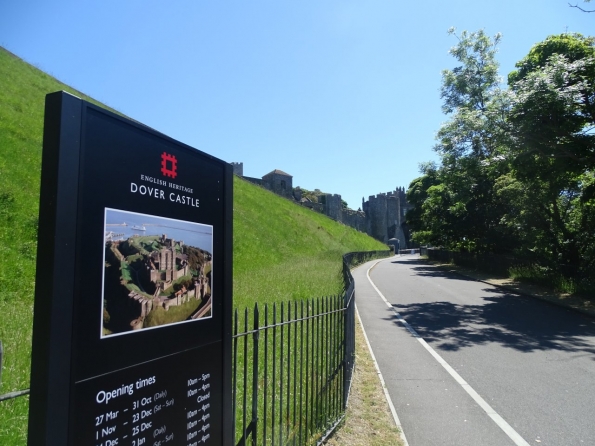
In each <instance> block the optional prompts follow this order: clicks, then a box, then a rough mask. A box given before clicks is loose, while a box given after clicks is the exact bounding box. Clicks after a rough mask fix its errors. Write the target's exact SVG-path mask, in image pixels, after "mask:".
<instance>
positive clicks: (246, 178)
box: [242, 176, 264, 186]
mask: <svg viewBox="0 0 595 446" xmlns="http://www.w3.org/2000/svg"><path fill="white" fill-rule="evenodd" d="M242 178H243V179H244V180H246V181H249V182H250V183H253V184H257V185H259V186H264V182H263V181H262V179H260V178H252V177H244V176H243V177H242Z"/></svg>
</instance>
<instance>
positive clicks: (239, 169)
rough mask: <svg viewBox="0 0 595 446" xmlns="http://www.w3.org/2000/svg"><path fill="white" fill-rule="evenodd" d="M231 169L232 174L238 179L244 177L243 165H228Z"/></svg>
mask: <svg viewBox="0 0 595 446" xmlns="http://www.w3.org/2000/svg"><path fill="white" fill-rule="evenodd" d="M230 164H231V167H233V174H234V175H237V176H239V177H243V176H244V163H233V162H232V163H230Z"/></svg>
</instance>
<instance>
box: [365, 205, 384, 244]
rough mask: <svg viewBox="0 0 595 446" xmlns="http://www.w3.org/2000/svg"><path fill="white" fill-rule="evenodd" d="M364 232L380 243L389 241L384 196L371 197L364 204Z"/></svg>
mask: <svg viewBox="0 0 595 446" xmlns="http://www.w3.org/2000/svg"><path fill="white" fill-rule="evenodd" d="M366 204H367V206H366V210H365V212H366V232H367V233H368V235H370V236H372V237H374V238H375V239H377V240H380V241H381V242H384V243H386V242H387V241H388V239H389V237H388V234H387V230H386V228H387V197H386V194H378V195H376V196H374V195H371V196H370V197H369V199H368V202H367V203H366Z"/></svg>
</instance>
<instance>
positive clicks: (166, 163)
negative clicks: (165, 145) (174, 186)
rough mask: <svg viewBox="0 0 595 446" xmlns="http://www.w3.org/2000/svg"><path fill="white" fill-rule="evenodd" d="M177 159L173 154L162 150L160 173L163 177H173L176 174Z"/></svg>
mask: <svg viewBox="0 0 595 446" xmlns="http://www.w3.org/2000/svg"><path fill="white" fill-rule="evenodd" d="M177 170H178V160H177V159H176V157H175V156H174V155H171V154H169V153H166V152H163V153H162V154H161V173H162V174H163V176H165V177H170V178H175V177H177V176H178V172H177Z"/></svg>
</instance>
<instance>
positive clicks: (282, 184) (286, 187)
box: [262, 169, 293, 199]
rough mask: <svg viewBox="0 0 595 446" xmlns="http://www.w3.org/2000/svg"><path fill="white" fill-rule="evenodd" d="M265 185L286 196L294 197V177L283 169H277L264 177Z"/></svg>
mask: <svg viewBox="0 0 595 446" xmlns="http://www.w3.org/2000/svg"><path fill="white" fill-rule="evenodd" d="M262 182H263V185H264V186H265V187H266V188H267V189H269V190H271V191H273V192H274V193H276V194H277V195H281V196H283V197H286V198H290V199H291V198H293V184H292V183H293V177H292V176H291V175H289V174H288V173H285V172H283V171H282V170H279V169H275V170H273V171H272V172H269V173H267V174H266V175H265V176H263V177H262Z"/></svg>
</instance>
